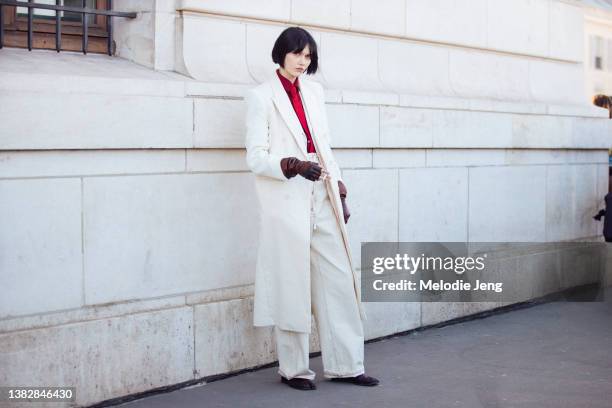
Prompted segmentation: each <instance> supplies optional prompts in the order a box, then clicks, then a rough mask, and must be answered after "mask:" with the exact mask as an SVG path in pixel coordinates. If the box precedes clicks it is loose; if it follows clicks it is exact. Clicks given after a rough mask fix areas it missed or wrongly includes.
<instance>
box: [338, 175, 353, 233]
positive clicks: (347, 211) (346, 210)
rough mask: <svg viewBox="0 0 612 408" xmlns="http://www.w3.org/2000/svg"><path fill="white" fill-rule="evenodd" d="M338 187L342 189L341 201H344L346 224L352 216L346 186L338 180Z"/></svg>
mask: <svg viewBox="0 0 612 408" xmlns="http://www.w3.org/2000/svg"><path fill="white" fill-rule="evenodd" d="M338 189H339V190H340V201H342V212H343V213H344V223H345V224H346V223H348V219H349V218H350V216H351V212H350V211H349V209H348V206H347V205H346V193H347V191H346V186H345V185H344V183H343V182H341V181H340V180H338Z"/></svg>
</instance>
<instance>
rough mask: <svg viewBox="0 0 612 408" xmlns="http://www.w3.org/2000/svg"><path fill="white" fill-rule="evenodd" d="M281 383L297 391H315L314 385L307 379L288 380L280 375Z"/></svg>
mask: <svg viewBox="0 0 612 408" xmlns="http://www.w3.org/2000/svg"><path fill="white" fill-rule="evenodd" d="M281 381H282V382H283V383H285V384H287V385H288V386H290V387H291V388H295V389H297V390H303V391H310V390H316V389H317V386H316V385H315V383H314V382H312V381H310V380H309V379H307V378H292V379H290V380H288V379H286V378H285V377H283V376H282V375H281Z"/></svg>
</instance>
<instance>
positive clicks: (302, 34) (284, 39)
mask: <svg viewBox="0 0 612 408" xmlns="http://www.w3.org/2000/svg"><path fill="white" fill-rule="evenodd" d="M306 45H308V48H309V49H310V65H309V66H308V69H307V70H306V73H307V74H314V73H315V72H317V68H319V55H318V53H317V43H316V42H315V40H314V38H312V35H310V33H309V32H308V31H306V30H304V29H303V28H300V27H289V28H287V29H285V30H284V31H283V32H282V33H281V34H280V35H279V36H278V38H277V39H276V42H275V43H274V47H273V48H272V61H274V62H275V63H277V64H279V65H280V66H281V67H283V68H284V64H285V55H287V53H290V52H295V53H299V52H302V50H303V49H304V48H305V47H306Z"/></svg>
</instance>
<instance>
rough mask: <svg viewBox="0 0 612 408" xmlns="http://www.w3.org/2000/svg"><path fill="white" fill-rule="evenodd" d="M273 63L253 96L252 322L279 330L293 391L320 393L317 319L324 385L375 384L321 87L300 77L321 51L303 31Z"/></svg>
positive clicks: (291, 32) (296, 31)
mask: <svg viewBox="0 0 612 408" xmlns="http://www.w3.org/2000/svg"><path fill="white" fill-rule="evenodd" d="M272 60H273V61H274V62H275V63H277V64H278V65H279V68H278V69H277V70H276V73H275V74H274V75H273V77H272V78H271V79H270V80H269V81H267V82H265V83H263V84H261V85H259V86H257V87H256V88H254V89H252V90H250V91H249V92H248V93H247V96H246V102H247V119H246V128H247V134H246V149H247V157H246V160H247V165H248V167H249V168H250V169H251V171H252V172H253V173H255V189H256V192H257V198H258V201H259V205H260V215H261V217H260V218H261V219H260V221H261V222H260V234H259V249H258V255H257V265H256V275H255V305H254V321H253V323H254V325H255V326H274V333H275V339H276V349H277V353H278V360H279V370H278V372H279V374H280V375H281V380H282V382H283V383H285V384H287V385H289V386H290V387H293V388H297V389H301V390H314V389H315V388H316V386H315V384H314V382H313V380H314V377H315V373H314V372H313V371H312V370H310V369H309V368H308V355H309V347H308V345H309V342H308V336H309V333H310V328H311V324H312V322H311V314H312V313H314V315H315V321H316V323H317V329H318V333H319V340H320V344H321V354H322V357H323V367H324V375H325V377H327V378H331V379H332V381H340V382H349V383H352V384H357V385H367V386H372V385H377V384H378V380H377V379H375V378H373V377H369V376H367V375H365V374H364V366H363V341H364V338H363V326H362V319H365V313H364V312H363V309H362V306H361V302H360V296H361V294H360V291H361V289H360V282H359V279H358V276H357V275H356V273H355V270H354V268H353V265H352V258H351V253H350V248H349V246H348V237H347V233H346V227H345V225H344V224H345V223H346V222H347V221H348V218H349V217H350V214H349V211H348V207H347V205H346V194H347V192H346V188H345V186H344V184H343V182H342V177H341V173H340V169H339V167H338V164H337V163H336V161H335V159H334V156H333V154H332V151H331V148H330V142H329V129H328V127H327V117H326V113H325V99H324V94H323V89H322V87H321V86H320V85H319V84H318V83H316V82H311V81H309V80H305V79H303V77H300V76H301V75H302V74H303V73H304V72H306V73H307V74H314V73H315V72H316V71H317V67H318V55H317V45H316V43H315V41H314V39H313V38H312V36H311V35H310V34H309V33H308V32H307V31H306V30H304V29H302V28H299V27H290V28H287V29H286V30H284V31H283V32H282V33H281V34H280V36H279V37H278V39H277V40H276V42H275V44H274V48H273V50H272Z"/></svg>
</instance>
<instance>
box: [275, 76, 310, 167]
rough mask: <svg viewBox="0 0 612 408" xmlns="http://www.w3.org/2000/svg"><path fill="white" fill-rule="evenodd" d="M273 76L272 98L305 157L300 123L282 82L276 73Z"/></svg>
mask: <svg viewBox="0 0 612 408" xmlns="http://www.w3.org/2000/svg"><path fill="white" fill-rule="evenodd" d="M274 76H275V78H272V79H271V82H272V83H271V85H272V91H273V97H272V100H273V101H274V104H275V105H276V108H277V109H278V111H279V112H280V115H281V117H282V118H283V120H284V121H285V123H286V124H287V127H289V130H290V131H291V134H292V135H293V137H294V138H295V142H296V143H297V144H298V146H299V147H300V150H301V151H302V153H303V154H304V157H306V155H307V154H306V136H304V131H303V130H302V125H301V124H300V121H299V119H298V117H297V115H296V114H295V110H294V109H293V106H292V105H291V102H290V101H289V96H287V91H285V88H283V84H281V82H280V80H279V79H278V77H276V74H275V75H274Z"/></svg>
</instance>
